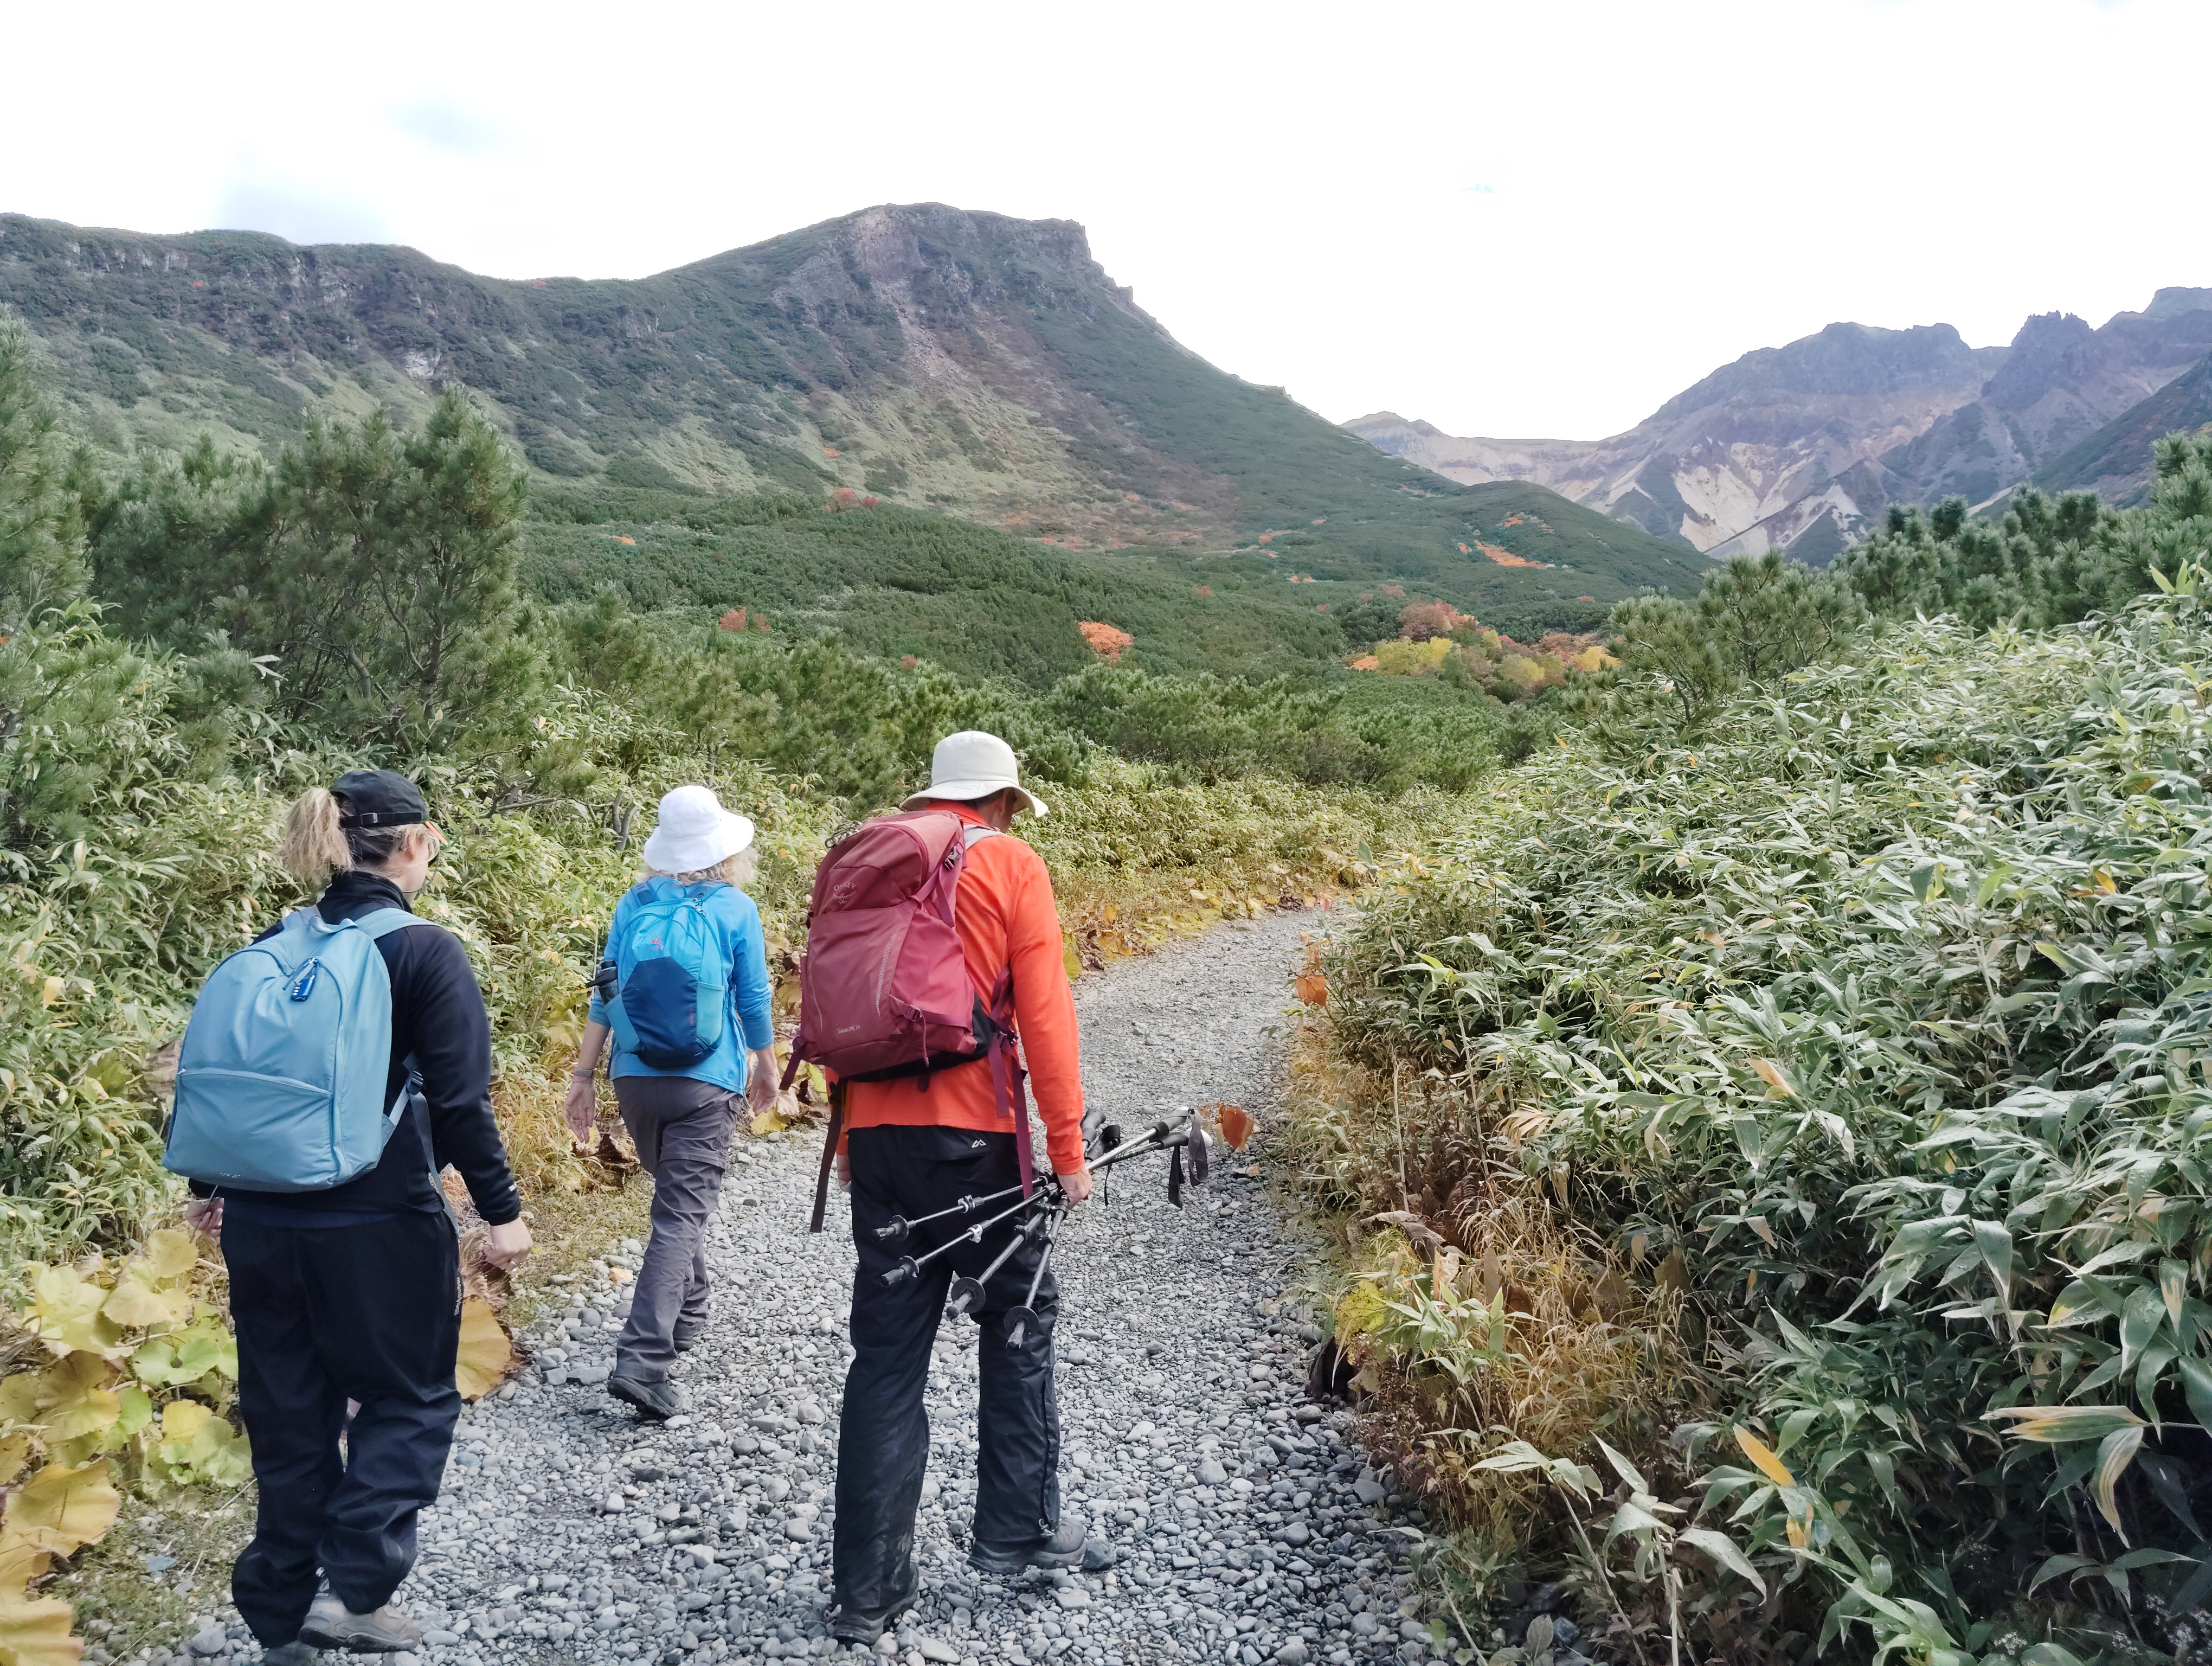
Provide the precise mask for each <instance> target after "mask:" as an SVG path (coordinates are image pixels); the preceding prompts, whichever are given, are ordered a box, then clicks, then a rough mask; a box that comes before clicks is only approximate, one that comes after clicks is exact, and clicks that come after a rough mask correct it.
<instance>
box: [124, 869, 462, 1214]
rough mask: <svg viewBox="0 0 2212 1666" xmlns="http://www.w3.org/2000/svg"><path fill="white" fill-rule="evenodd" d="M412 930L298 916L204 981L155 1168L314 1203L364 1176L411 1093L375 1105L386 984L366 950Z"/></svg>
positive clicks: (401, 914)
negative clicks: (314, 1195)
mask: <svg viewBox="0 0 2212 1666" xmlns="http://www.w3.org/2000/svg"><path fill="white" fill-rule="evenodd" d="M420 923H421V922H420V921H417V920H416V918H415V916H414V915H411V914H409V913H407V912H406V911H405V910H404V909H378V910H377V911H376V912H375V913H374V914H370V915H363V916H362V918H360V919H358V920H349V921H342V922H341V923H339V924H337V925H335V926H333V925H331V924H330V923H329V922H327V921H325V920H324V918H323V917H322V915H320V914H319V913H317V912H316V911H315V910H314V909H313V908H304V909H299V910H298V911H297V912H295V913H294V914H292V915H289V916H288V917H287V918H286V920H285V921H284V925H283V929H282V930H280V931H278V932H277V933H276V934H275V935H274V936H272V937H269V938H265V939H263V940H262V941H260V942H258V943H253V944H249V945H247V946H246V947H245V948H243V949H240V950H239V951H238V952H237V953H235V954H234V955H232V956H230V957H229V958H228V959H226V960H224V961H223V962H222V964H221V965H219V966H217V967H216V969H215V970H214V971H212V972H210V974H209V975H208V981H207V982H206V983H205V984H204V985H203V986H202V988H201V989H200V998H199V1000H197V1001H196V1002H195V1003H194V1004H193V1006H192V1016H191V1023H190V1024H189V1025H186V1026H185V1044H184V1047H183V1049H182V1050H181V1052H180V1053H179V1055H178V1059H177V1102H176V1109H175V1110H174V1111H173V1113H172V1114H171V1116H170V1118H169V1146H168V1151H167V1154H166V1155H165V1156H164V1157H163V1158H162V1159H161V1163H162V1166H163V1167H165V1168H167V1169H169V1170H173V1171H174V1172H175V1173H178V1174H181V1175H185V1176H189V1177H191V1178H192V1179H194V1180H201V1181H208V1182H212V1183H215V1184H216V1185H222V1186H238V1187H242V1188H245V1189H247V1190H251V1191H258V1192H316V1191H324V1190H326V1189H329V1188H331V1187H332V1186H338V1185H343V1183H345V1182H347V1181H349V1180H351V1179H352V1178H354V1177H355V1176H356V1175H359V1174H363V1173H366V1172H367V1171H368V1170H370V1169H373V1168H374V1167H375V1166H376V1164H377V1163H378V1161H379V1160H380V1158H382V1157H383V1155H384V1147H385V1144H386V1141H387V1140H390V1139H391V1138H392V1130H393V1129H394V1128H398V1126H399V1118H400V1116H401V1114H402V1113H403V1112H404V1110H406V1108H407V1096H408V1092H409V1091H410V1090H409V1087H408V1085H402V1086H401V1088H400V1091H399V1096H398V1097H397V1098H396V1099H394V1100H393V1101H392V1104H390V1105H389V1106H386V1104H385V1103H384V1079H385V1073H386V1070H387V1069H388V1068H389V1067H390V1061H391V1058H392V975H391V973H390V971H389V970H387V969H386V966H385V964H384V957H383V955H381V954H380V953H379V952H377V947H376V941H377V939H379V938H380V937H383V936H385V935H386V933H391V932H395V931H398V930H400V929H401V928H403V927H407V926H412V925H418V924H420Z"/></svg>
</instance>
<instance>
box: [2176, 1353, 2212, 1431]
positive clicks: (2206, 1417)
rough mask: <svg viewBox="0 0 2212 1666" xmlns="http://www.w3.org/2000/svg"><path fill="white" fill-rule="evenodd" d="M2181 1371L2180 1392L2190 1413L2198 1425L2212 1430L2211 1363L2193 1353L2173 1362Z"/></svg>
mask: <svg viewBox="0 0 2212 1666" xmlns="http://www.w3.org/2000/svg"><path fill="white" fill-rule="evenodd" d="M2174 1363H2175V1364H2176V1365H2179V1368H2180V1371H2181V1392H2182V1394H2183V1395H2184V1396H2185V1397H2186V1398H2187V1400H2188V1402H2189V1413H2190V1415H2191V1416H2192V1417H2194V1418H2195V1419H2196V1420H2197V1425H2198V1426H2199V1427H2201V1428H2203V1429H2205V1430H2208V1431H2212V1365H2206V1364H2205V1363H2204V1361H2203V1360H2202V1359H2198V1358H2197V1356H2196V1355H2195V1354H2193V1353H2185V1354H2183V1355H2182V1356H2181V1358H2180V1359H2178V1360H2176V1361H2175V1362H2174Z"/></svg>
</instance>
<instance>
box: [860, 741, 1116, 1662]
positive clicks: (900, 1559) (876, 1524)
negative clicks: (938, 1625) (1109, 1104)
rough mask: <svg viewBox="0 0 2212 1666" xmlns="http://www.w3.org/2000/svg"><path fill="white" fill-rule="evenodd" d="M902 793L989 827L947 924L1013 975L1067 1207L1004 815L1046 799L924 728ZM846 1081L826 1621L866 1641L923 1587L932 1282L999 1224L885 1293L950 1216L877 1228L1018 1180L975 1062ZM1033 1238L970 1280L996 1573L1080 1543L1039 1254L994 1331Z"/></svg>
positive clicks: (1051, 1064)
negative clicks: (846, 1256) (891, 1278)
mask: <svg viewBox="0 0 2212 1666" xmlns="http://www.w3.org/2000/svg"><path fill="white" fill-rule="evenodd" d="M901 808H902V809H907V810H918V809H943V810H950V811H951V812H953V813H954V814H956V815H957V816H958V817H959V818H961V819H962V820H963V821H964V822H967V823H969V824H970V825H971V826H973V827H975V828H978V829H981V830H986V831H985V832H983V833H981V835H980V836H979V835H973V834H971V835H970V836H969V837H970V842H969V847H968V849H967V853H966V856H965V861H964V866H963V871H962V873H961V876H960V881H959V886H958V889H957V892H956V896H955V923H956V926H957V930H958V932H959V935H960V942H961V946H962V949H963V953H964V956H965V958H966V960H967V963H968V972H969V977H970V979H971V980H972V981H973V982H974V984H975V988H977V989H978V990H981V991H984V992H986V993H987V992H989V991H991V990H993V989H994V988H997V987H998V985H999V982H1000V978H1001V977H1003V976H1005V975H1006V972H1007V970H1009V969H1011V970H1012V973H1013V1005H1014V1019H1015V1030H1016V1033H1017V1034H1018V1037H1019V1038H1020V1043H1021V1051H1022V1055H1023V1057H1024V1061H1026V1063H1027V1065H1028V1067H1029V1072H1030V1080H1031V1081H1032V1082H1033V1083H1034V1084H1035V1085H1036V1103H1037V1111H1038V1115H1039V1120H1041V1121H1042V1122H1043V1124H1044V1133H1045V1148H1046V1153H1047V1155H1048V1158H1049V1159H1050V1161H1051V1164H1052V1167H1053V1170H1054V1173H1055V1174H1057V1175H1058V1176H1059V1178H1060V1185H1061V1186H1062V1187H1063V1188H1064V1189H1066V1193H1067V1195H1068V1197H1069V1198H1070V1199H1071V1200H1072V1201H1075V1202H1078V1203H1080V1202H1081V1201H1083V1200H1084V1199H1085V1198H1087V1197H1089V1196H1090V1195H1091V1175H1090V1172H1089V1170H1088V1169H1087V1168H1086V1167H1085V1163H1084V1152H1083V1081H1082V1076H1081V1073H1080V1070H1079V1062H1078V1057H1077V1046H1076V1025H1075V1002H1074V998H1073V994H1072V993H1071V991H1070V990H1069V988H1068V983H1067V971H1066V965H1065V964H1064V963H1063V961H1062V959H1061V953H1062V951H1061V946H1060V914H1059V909H1058V908H1057V905H1056V904H1055V903H1054V900H1053V894H1052V879H1051V876H1050V875H1049V874H1048V873H1047V872H1046V871H1045V865H1044V860H1043V858H1042V857H1040V856H1039V855H1038V854H1036V851H1035V850H1033V849H1031V848H1030V847H1029V846H1028V845H1027V844H1025V843H1024V842H1022V841H1021V840H1019V839H1017V838H1014V837H1012V835H1011V833H1010V831H1009V830H1010V829H1011V828H1012V824H1013V818H1014V817H1015V815H1016V814H1017V813H1018V812H1020V811H1023V810H1027V811H1028V812H1030V813H1031V814H1033V815H1037V816H1042V815H1043V814H1044V813H1045V806H1043V805H1042V803H1041V802H1039V801H1038V800H1037V799H1036V797H1035V796H1034V795H1033V794H1032V793H1030V792H1028V791H1027V790H1026V789H1025V788H1024V787H1023V786H1022V785H1021V781H1020V775H1019V769H1018V765H1017V763H1016V762H1015V759H1014V753H1013V749H1012V747H1010V746H1008V745H1006V742H1005V741H1003V740H1001V739H999V737H997V736H996V735H992V734H984V733H978V732H975V731H969V732H966V733H960V734H955V735H949V736H947V737H946V738H945V739H944V740H942V741H940V742H939V743H938V745H937V749H936V751H935V753H934V755H933V757H932V758H931V761H930V784H929V787H928V788H927V791H925V792H921V793H916V794H915V795H914V796H913V797H912V798H910V799H908V800H907V801H906V802H905V804H904V805H902V806H901ZM842 1091H843V1093H844V1125H845V1128H846V1130H847V1132H846V1136H845V1148H844V1151H843V1152H842V1154H841V1155H840V1156H839V1158H838V1176H839V1178H840V1179H842V1181H844V1182H845V1183H846V1184H847V1185H848V1187H849V1188H850V1189H851V1194H852V1206H853V1237H854V1243H855V1244H856V1245H858V1247H859V1250H860V1266H859V1268H857V1269H856V1271H855V1273H854V1280H853V1317H852V1341H853V1348H854V1360H853V1365H852V1369H851V1371H849V1373H848V1375H847V1377H846V1379H845V1399H844V1410H843V1414H842V1425H841V1427H840V1430H839V1436H838V1448H837V1520H836V1543H835V1551H834V1561H835V1571H836V1591H835V1596H834V1599H833V1600H834V1601H835V1602H836V1604H837V1608H836V1613H835V1614H834V1615H833V1617H832V1620H831V1629H832V1631H833V1632H834V1633H836V1635H837V1636H838V1637H840V1638H842V1639H846V1640H848V1641H852V1642H861V1643H873V1642H874V1641H875V1640H876V1639H878V1637H880V1636H881V1635H882V1634H883V1633H884V1629H885V1628H886V1627H887V1626H890V1624H891V1623H892V1622H893V1621H895V1620H896V1619H897V1618H898V1616H899V1615H900V1614H902V1613H904V1612H905V1611H906V1610H907V1609H908V1608H910V1607H911V1606H913V1604H914V1602H915V1598H916V1596H918V1595H919V1594H920V1589H921V1579H920V1574H919V1572H918V1570H917V1569H916V1568H915V1565H914V1555H913V1552H914V1529H915V1512H916V1511H917V1510H918V1509H919V1507H920V1505H921V1485H922V1475H923V1470H924V1468H925V1467H926V1466H927V1462H928V1457H929V1419H928V1416H927V1413H926V1412H925V1411H924V1410H923V1407H922V1391H923V1389H924V1387H925V1386H926V1384H927V1379H928V1371H929V1358H930V1346H931V1344H932V1342H933V1341H934V1340H935V1338H936V1335H937V1326H938V1321H939V1316H940V1315H941V1314H942V1313H943V1311H944V1309H945V1292H946V1290H947V1287H948V1286H949V1285H950V1283H951V1280H952V1278H953V1276H954V1275H955V1274H967V1275H969V1276H973V1275H975V1274H978V1273H980V1272H981V1271H982V1269H983V1268H984V1266H985V1265H986V1264H987V1262H989V1261H990V1260H991V1258H992V1257H993V1256H995V1255H996V1254H997V1253H998V1252H999V1251H1000V1249H1003V1248H1004V1247H1005V1244H1006V1237H1008V1236H1009V1235H1010V1234H1011V1232H1012V1227H1011V1226H1008V1227H1005V1228H1001V1229H1000V1230H999V1231H996V1232H994V1233H992V1234H990V1235H988V1236H987V1237H986V1238H985V1240H984V1242H982V1243H980V1244H974V1243H971V1244H962V1245H958V1246H957V1247H956V1248H954V1249H951V1250H950V1251H949V1252H948V1253H947V1254H945V1255H944V1256H940V1257H939V1259H938V1260H936V1261H935V1262H931V1263H930V1264H929V1266H928V1267H927V1268H924V1269H923V1272H922V1275H921V1277H919V1278H916V1279H911V1280H907V1281H905V1282H904V1283H902V1284H901V1285H899V1286H896V1288H890V1289H886V1288H885V1287H884V1281H883V1277H882V1275H883V1274H884V1272H886V1271H887V1270H889V1269H890V1268H891V1267H892V1266H893V1265H895V1264H896V1261H897V1259H898V1255H899V1254H919V1253H920V1252H921V1250H922V1249H927V1248H931V1247H933V1246H934V1245H935V1244H936V1243H941V1242H944V1241H945V1240H947V1239H950V1238H951V1237H954V1236H956V1234H957V1231H959V1229H960V1225H961V1223H959V1222H957V1221H947V1222H944V1223H940V1224H939V1226H938V1227H935V1228H930V1227H922V1228H917V1229H916V1231H915V1240H916V1241H915V1242H912V1243H908V1244H907V1245H905V1246H902V1248H900V1249H898V1250H897V1252H896V1253H894V1251H893V1249H891V1248H890V1247H887V1246H885V1245H884V1243H882V1242H881V1240H880V1239H878V1237H877V1236H876V1230H875V1229H877V1228H878V1227H880V1226H882V1225H884V1224H885V1223H886V1222H888V1221H889V1220H890V1219H891V1217H892V1216H894V1215H899V1216H903V1217H905V1218H907V1219H917V1218H919V1217H921V1216H923V1215H927V1214H932V1213H936V1212H937V1211H939V1210H940V1209H944V1208H945V1207H948V1206H950V1205H951V1204H952V1203H954V1202H955V1201H957V1200H958V1199H959V1198H961V1197H963V1196H981V1195H986V1194H987V1193H991V1192H995V1191H999V1190H1000V1189H1004V1188H1006V1187H1008V1186H1011V1185H1014V1184H1017V1183H1018V1180H1019V1173H1020V1170H1019V1166H1018V1158H1017V1155H1016V1152H1015V1145H1014V1142H1015V1138H1016V1134H1015V1128H1014V1125H1013V1123H1012V1121H1011V1120H1010V1118H1009V1117H1008V1116H1007V1115H1006V1113H1005V1112H1003V1111H1002V1110H1000V1103H999V1096H998V1094H997V1092H996V1091H995V1089H994V1085H993V1081H992V1076H991V1067H990V1065H989V1063H988V1061H985V1060H980V1059H979V1060H976V1061H973V1062H970V1063H966V1064H959V1065H954V1066H951V1067H948V1068H944V1069H939V1070H937V1071H934V1072H933V1073H931V1074H929V1075H928V1076H927V1078H923V1077H921V1076H906V1077H899V1078H896V1079H891V1080H889V1081H872V1082H860V1081H855V1082H849V1083H847V1084H846V1085H844V1087H843V1090H842ZM1041 1255H1042V1245H1041V1244H1038V1243H1029V1244H1027V1245H1025V1246H1024V1248H1023V1249H1020V1250H1018V1251H1017V1253H1016V1254H1015V1256H1014V1257H1013V1259H1012V1261H1011V1262H1008V1263H1007V1264H1006V1268H1004V1269H1003V1270H1002V1271H1001V1272H1000V1273H999V1274H998V1275H997V1276H995V1277H994V1279H993V1280H991V1282H990V1284H989V1285H987V1286H985V1300H984V1304H983V1306H982V1308H981V1310H980V1311H979V1312H977V1313H975V1315H973V1317H975V1320H976V1322H978V1323H979V1324H980V1325H981V1329H982V1336H981V1343H980V1347H981V1355H980V1361H979V1363H980V1374H981V1390H980V1395H979V1402H980V1403H979V1406H978V1416H977V1426H978V1427H977V1432H978V1438H979V1444H980V1450H979V1454H978V1460H977V1463H976V1482H975V1531H974V1535H973V1537H972V1539H971V1541H970V1545H969V1561H971V1562H972V1563H974V1564H975V1566H978V1567H980V1568H983V1569H985V1570H987V1571H989V1572H1002V1573H1003V1572H1017V1571H1018V1570H1020V1569H1022V1568H1024V1567H1030V1566H1036V1567H1062V1566H1069V1565H1071V1564H1073V1563H1074V1562H1077V1561H1079V1560H1081V1558H1082V1555H1083V1547H1084V1524H1083V1523H1081V1522H1079V1521H1074V1522H1062V1521H1061V1520H1060V1481H1059V1475H1058V1469H1059V1462H1060V1414H1059V1410H1058V1408H1057V1406H1056V1405H1055V1403H1054V1396H1053V1362H1052V1333H1053V1326H1054V1320H1055V1317H1056V1316H1057V1313H1058V1310H1059V1300H1058V1292H1057V1291H1056V1289H1055V1287H1054V1282H1053V1279H1052V1275H1051V1271H1050V1269H1049V1268H1047V1269H1046V1272H1045V1276H1044V1279H1043V1281H1042V1284H1041V1285H1040V1286H1039V1287H1038V1290H1037V1294H1036V1300H1035V1302H1034V1303H1032V1304H1031V1305H1032V1307H1033V1308H1034V1310H1035V1311H1036V1315H1037V1322H1036V1326H1035V1327H1034V1329H1031V1330H1030V1332H1029V1334H1028V1335H1025V1336H1024V1339H1023V1341H1022V1342H1021V1344H1020V1345H1019V1346H1018V1347H1009V1346H1008V1345H1007V1335H1008V1327H1007V1324H1006V1315H1007V1311H1008V1310H1009V1309H1012V1308H1014V1307H1018V1306H1019V1305H1020V1304H1021V1300H1022V1298H1023V1296H1024V1295H1025V1294H1026V1293H1027V1292H1028V1289H1029V1282H1030V1277H1031V1275H1032V1274H1034V1273H1035V1272H1036V1265H1037V1261H1038V1258H1039V1256H1041Z"/></svg>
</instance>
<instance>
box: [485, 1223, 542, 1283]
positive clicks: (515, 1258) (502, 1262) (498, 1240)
mask: <svg viewBox="0 0 2212 1666" xmlns="http://www.w3.org/2000/svg"><path fill="white" fill-rule="evenodd" d="M530 1246H531V1240H530V1228H529V1226H528V1225H526V1223H524V1222H523V1221H521V1220H519V1219H517V1220H509V1221H502V1222H501V1224H500V1225H497V1226H487V1227H485V1228H484V1259H485V1260H486V1261H488V1262H490V1263H491V1264H492V1265H493V1266H494V1267H496V1268H499V1269H500V1270H501V1272H505V1271H506V1270H507V1269H508V1268H511V1267H513V1266H515V1265H517V1264H518V1263H520V1261H521V1260H522V1258H523V1257H524V1256H526V1255H528V1254H529V1253H530Z"/></svg>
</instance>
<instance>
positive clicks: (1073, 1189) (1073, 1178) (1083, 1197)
mask: <svg viewBox="0 0 2212 1666" xmlns="http://www.w3.org/2000/svg"><path fill="white" fill-rule="evenodd" d="M1057 1178H1058V1179H1059V1181H1060V1190H1062V1191H1063V1192H1066V1194H1067V1201H1069V1202H1070V1203H1082V1202H1085V1201H1088V1199H1089V1198H1090V1196H1091V1170H1088V1169H1078V1170H1076V1171H1075V1172H1074V1173H1073V1174H1063V1175H1060V1176H1058V1177H1057Z"/></svg>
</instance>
